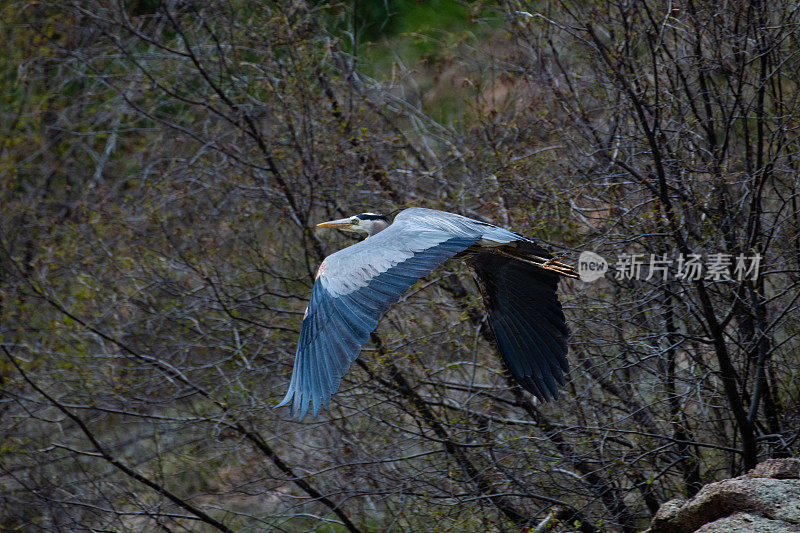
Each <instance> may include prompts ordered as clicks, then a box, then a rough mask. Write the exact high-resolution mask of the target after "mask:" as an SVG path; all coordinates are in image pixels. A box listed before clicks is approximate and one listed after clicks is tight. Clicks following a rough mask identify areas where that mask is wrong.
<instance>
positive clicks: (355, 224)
mask: <svg viewBox="0 0 800 533" xmlns="http://www.w3.org/2000/svg"><path fill="white" fill-rule="evenodd" d="M350 223H351V224H352V225H354V226H358V219H357V218H354V219H353V220H351V221H350Z"/></svg>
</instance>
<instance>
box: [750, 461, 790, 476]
mask: <svg viewBox="0 0 800 533" xmlns="http://www.w3.org/2000/svg"><path fill="white" fill-rule="evenodd" d="M747 475H748V476H750V477H768V478H772V479H800V459H770V460H769V461H764V462H763V463H758V464H757V465H756V467H755V468H754V469H752V470H751V471H750V472H748V473H747Z"/></svg>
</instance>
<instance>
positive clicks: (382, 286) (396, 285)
mask: <svg viewBox="0 0 800 533" xmlns="http://www.w3.org/2000/svg"><path fill="white" fill-rule="evenodd" d="M386 232H389V230H388V229H387V230H384V232H383V233H386ZM383 233H380V234H378V235H376V236H375V237H371V238H370V239H367V240H365V241H362V242H361V243H358V244H356V245H353V246H351V247H350V248H347V249H345V250H342V251H341V252H337V254H339V256H338V257H339V258H345V260H341V259H339V260H337V258H334V256H336V255H337V254H334V256H331V257H329V258H328V259H326V260H325V262H324V263H323V265H326V264H327V263H330V264H329V265H327V266H325V267H321V268H320V274H319V277H318V279H317V281H316V282H315V283H314V288H313V289H312V291H311V300H310V301H309V304H308V310H307V314H306V316H305V318H304V319H303V324H302V326H301V329H300V340H299V342H298V345H297V354H296V356H295V363H294V370H293V372H292V380H291V383H290V385H289V391H288V392H287V393H286V397H285V398H284V399H283V401H282V402H281V403H280V404H279V406H281V405H286V404H288V403H289V402H292V412H293V413H294V412H295V411H297V412H299V413H300V419H302V418H303V416H305V414H306V412H307V411H308V408H309V405H310V406H311V411H312V413H313V414H314V416H317V414H318V413H319V408H320V406H322V407H325V408H327V407H328V403H329V402H330V398H331V395H332V394H333V393H334V392H336V390H337V389H338V388H339V383H340V381H341V378H342V376H344V374H345V373H346V372H347V370H348V369H349V368H350V364H351V363H352V362H353V361H354V360H355V359H356V357H358V353H359V351H360V350H361V347H362V346H364V344H366V343H367V340H369V335H370V333H372V332H373V331H374V330H375V328H376V327H377V326H378V320H379V319H380V317H381V315H383V313H385V312H386V311H387V310H388V309H389V307H390V306H391V305H392V304H393V303H395V302H397V300H399V299H400V296H402V295H403V294H404V293H405V292H406V291H407V290H408V289H409V288H411V286H412V285H413V284H414V283H416V282H417V280H419V279H420V278H421V277H424V276H426V275H428V274H429V273H430V272H431V271H432V270H433V269H434V268H436V267H437V266H438V265H439V264H441V263H442V262H444V261H445V260H446V259H448V258H449V257H452V256H454V255H455V254H457V253H458V252H461V251H463V250H465V249H467V248H469V247H470V246H472V245H473V244H474V243H475V241H476V240H477V237H469V236H464V237H454V238H449V239H448V238H446V237H442V238H441V239H439V240H438V241H437V239H436V238H431V239H430V241H429V246H428V247H426V248H423V249H419V250H415V251H407V252H406V253H405V255H401V256H399V257H400V260H390V261H388V262H384V263H383V264H385V265H390V266H388V268H380V267H378V268H377V270H376V269H375V268H373V267H372V266H370V247H368V246H363V245H365V244H366V243H368V242H369V243H370V244H372V245H373V248H371V249H372V250H376V249H378V248H375V247H376V246H380V245H381V244H382V243H383V242H384V241H386V240H387V238H388V237H389V236H390V235H391V233H387V235H386V236H384V238H379V237H381V235H383ZM342 252H347V253H348V254H349V257H348V256H346V255H344V254H342ZM353 254H361V256H360V258H358V261H356V260H353ZM329 280H330V281H329ZM359 285H360V286H359Z"/></svg>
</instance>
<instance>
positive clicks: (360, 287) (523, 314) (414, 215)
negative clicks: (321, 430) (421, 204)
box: [278, 207, 577, 419]
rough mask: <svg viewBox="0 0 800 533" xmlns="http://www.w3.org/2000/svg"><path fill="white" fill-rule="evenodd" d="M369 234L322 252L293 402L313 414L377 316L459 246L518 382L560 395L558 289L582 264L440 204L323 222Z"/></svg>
mask: <svg viewBox="0 0 800 533" xmlns="http://www.w3.org/2000/svg"><path fill="white" fill-rule="evenodd" d="M317 226H318V227H322V228H338V229H341V230H344V231H350V232H356V233H361V234H366V235H367V238H366V239H364V240H363V241H360V242H358V243H356V244H354V245H352V246H350V247H348V248H344V249H343V250H339V251H338V252H336V253H333V254H331V255H329V256H328V257H326V258H325V260H324V261H323V262H322V264H321V265H320V266H319V270H318V271H317V275H316V281H315V283H314V288H313V289H312V291H311V299H310V301H309V303H308V308H307V309H306V314H305V316H304V317H303V324H302V326H301V328H300V340H299V341H298V345H297V354H296V356H295V363H294V370H293V371H292V379H291V383H290V384H289V391H288V392H287V393H286V397H285V398H284V399H283V401H282V402H281V403H280V404H279V405H278V407H280V406H282V405H286V404H288V403H289V402H292V401H293V403H292V412H296V411H299V412H300V419H302V418H303V416H305V414H306V412H307V410H308V407H309V405H310V406H311V409H312V412H313V413H314V416H315V417H316V416H317V414H318V412H319V408H320V406H324V407H325V408H327V407H328V403H329V402H330V398H331V395H332V394H333V393H334V392H336V391H337V389H338V388H339V382H340V380H341V378H342V376H344V374H345V373H346V372H347V370H348V368H349V367H350V364H351V363H352V362H353V361H354V360H355V359H356V357H358V353H359V351H360V350H361V347H362V346H364V344H366V342H367V340H368V339H369V335H370V333H372V332H373V331H374V330H375V328H376V327H377V326H378V320H379V319H380V317H381V315H383V313H385V312H386V311H387V310H388V309H389V307H390V306H391V305H392V304H393V303H395V302H397V300H398V299H399V298H400V296H401V295H402V294H403V293H405V292H406V291H407V290H408V289H409V288H410V287H411V286H412V285H413V284H414V283H416V282H417V280H419V279H420V278H422V277H424V276H426V275H428V274H429V273H430V272H431V271H432V270H433V269H434V268H436V267H437V266H438V265H439V264H441V263H443V262H444V261H445V260H447V259H449V258H450V257H453V256H458V257H463V258H464V259H465V260H466V261H467V263H468V265H469V266H470V267H471V269H472V271H473V273H474V275H475V280H476V282H477V284H478V287H479V288H480V291H481V294H482V295H483V301H484V304H485V305H486V308H487V309H488V311H489V324H490V326H491V328H492V331H493V332H494V336H495V339H496V341H497V345H498V347H499V349H500V353H501V354H502V356H503V358H504V359H505V361H506V363H507V365H508V368H509V369H510V370H511V373H512V375H513V376H514V378H515V379H516V380H517V382H518V383H519V384H520V385H522V387H524V388H525V389H526V390H528V391H530V392H531V393H533V394H534V395H535V396H536V397H538V398H540V399H542V400H549V399H550V398H555V397H556V396H557V395H558V389H557V386H556V382H558V383H559V384H561V385H563V384H564V377H563V374H565V373H567V372H568V371H569V365H568V364H567V358H566V354H567V337H568V336H569V330H568V329H567V325H566V320H565V319H564V312H563V311H562V309H561V303H560V302H559V301H558V296H557V295H556V285H557V283H558V279H559V276H568V277H577V275H576V274H575V271H574V270H573V269H572V268H571V267H569V266H567V265H565V264H563V263H560V262H558V261H557V260H555V259H553V258H552V256H551V255H550V254H549V253H547V251H546V250H545V249H544V248H542V247H541V246H539V245H538V244H536V243H535V242H533V241H532V240H530V239H526V238H525V237H523V236H521V235H518V234H516V233H514V232H512V231H509V230H507V229H503V228H500V227H498V226H494V225H492V224H487V223H486V222H480V221H478V220H473V219H471V218H466V217H463V216H461V215H456V214H453V213H446V212H444V211H435V210H433V209H423V208H418V207H414V208H409V209H405V210H403V211H401V212H400V213H399V214H398V215H397V216H396V217H395V219H394V223H391V225H390V222H389V219H388V218H387V217H386V216H383V215H376V214H373V213H363V214H360V215H355V216H352V217H349V218H343V219H341V220H333V221H331V222H323V223H322V224H317Z"/></svg>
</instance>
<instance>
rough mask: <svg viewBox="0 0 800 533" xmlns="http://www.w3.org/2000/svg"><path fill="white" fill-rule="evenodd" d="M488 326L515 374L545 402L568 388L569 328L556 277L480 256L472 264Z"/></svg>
mask: <svg viewBox="0 0 800 533" xmlns="http://www.w3.org/2000/svg"><path fill="white" fill-rule="evenodd" d="M470 264H471V266H472V268H473V270H474V271H475V278H476V282H477V283H478V286H479V287H480V289H481V293H482V295H483V299H484V303H485V304H486V308H487V310H488V311H489V324H490V325H491V327H492V331H493V332H494V336H495V340H496V341H497V345H498V348H499V350H500V353H501V354H502V356H503V359H505V361H506V364H507V365H508V369H509V370H510V371H511V374H512V375H513V376H514V378H515V379H516V380H517V382H518V383H519V384H520V385H522V387H523V388H525V389H526V390H528V391H530V392H531V393H532V394H534V395H535V396H536V397H537V398H539V399H541V400H545V401H546V400H549V399H551V398H557V397H558V387H557V385H556V383H558V384H560V385H564V374H566V373H567V372H569V364H568V363H567V357H566V355H567V339H568V338H569V330H568V329H567V323H566V319H565V318H564V311H563V310H562V309H561V304H560V303H559V301H558V296H557V295H556V286H557V284H558V278H559V277H558V275H556V274H554V273H552V272H548V271H547V270H543V269H542V268H540V267H537V266H533V265H531V264H529V263H527V262H524V261H520V260H517V259H513V258H509V257H502V256H498V255H496V254H492V253H480V254H477V255H475V256H474V257H473V258H471V259H470Z"/></svg>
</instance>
